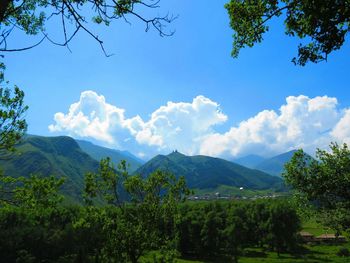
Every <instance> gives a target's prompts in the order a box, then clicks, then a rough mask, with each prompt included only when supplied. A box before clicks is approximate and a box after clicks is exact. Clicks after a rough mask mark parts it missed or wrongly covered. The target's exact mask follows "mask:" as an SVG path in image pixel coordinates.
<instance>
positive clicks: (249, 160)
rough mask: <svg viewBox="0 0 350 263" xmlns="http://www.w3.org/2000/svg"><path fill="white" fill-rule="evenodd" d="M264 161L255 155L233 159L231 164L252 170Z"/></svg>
mask: <svg viewBox="0 0 350 263" xmlns="http://www.w3.org/2000/svg"><path fill="white" fill-rule="evenodd" d="M265 160H266V159H265V158H264V157H261V156H259V155H256V154H249V155H247V156H244V157H241V158H238V159H234V160H233V162H235V163H238V164H240V165H243V166H245V167H248V168H251V169H254V168H255V167H256V166H257V165H258V164H260V163H262V162H263V161H265Z"/></svg>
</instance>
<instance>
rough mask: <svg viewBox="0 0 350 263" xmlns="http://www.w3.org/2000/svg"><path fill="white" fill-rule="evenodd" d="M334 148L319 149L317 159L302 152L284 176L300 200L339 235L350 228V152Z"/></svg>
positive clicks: (290, 164)
mask: <svg viewBox="0 0 350 263" xmlns="http://www.w3.org/2000/svg"><path fill="white" fill-rule="evenodd" d="M330 148H331V151H330V152H327V151H325V150H320V149H318V150H317V152H316V159H312V158H311V157H310V156H308V155H307V154H305V153H304V152H303V151H302V150H300V151H298V152H297V153H295V155H294V156H293V158H292V159H291V161H290V162H289V163H287V164H286V166H285V171H286V172H285V173H284V177H285V179H286V181H287V183H289V184H290V185H291V186H292V187H293V188H294V189H295V191H296V194H297V197H298V200H300V201H301V203H302V204H306V205H311V207H313V208H314V209H315V210H316V211H317V212H319V215H320V216H321V218H323V219H324V223H326V224H327V225H328V226H329V227H331V228H333V229H335V230H336V231H338V233H339V232H340V231H341V230H348V229H349V228H350V213H349V211H350V192H349V189H350V150H349V148H348V146H347V145H346V144H344V145H342V146H339V145H338V144H336V143H333V144H331V146H330Z"/></svg>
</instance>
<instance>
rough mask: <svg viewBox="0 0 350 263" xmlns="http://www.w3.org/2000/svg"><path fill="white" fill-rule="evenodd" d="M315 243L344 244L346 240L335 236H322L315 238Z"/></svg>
mask: <svg viewBox="0 0 350 263" xmlns="http://www.w3.org/2000/svg"><path fill="white" fill-rule="evenodd" d="M316 241H317V242H320V243H332V244H334V243H345V242H346V238H345V237H344V236H338V237H337V236H336V235H335V234H323V235H320V236H318V237H316Z"/></svg>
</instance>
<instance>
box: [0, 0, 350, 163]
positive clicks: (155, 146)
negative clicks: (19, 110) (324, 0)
mask: <svg viewBox="0 0 350 263" xmlns="http://www.w3.org/2000/svg"><path fill="white" fill-rule="evenodd" d="M225 2H226V1H221V0H220V1H215V2H211V3H210V5H209V4H204V3H203V1H199V0H193V1H186V2H185V1H175V0H171V1H162V2H161V9H159V10H156V11H155V12H156V14H157V13H166V12H167V11H169V12H171V13H173V14H175V15H179V17H178V19H177V20H175V21H174V22H173V23H172V24H171V25H169V29H170V30H176V33H175V34H174V36H172V37H163V38H162V37H159V35H158V34H157V32H155V31H154V30H150V31H149V32H147V33H146V32H145V30H144V29H145V25H144V24H142V23H141V22H138V21H134V20H133V19H131V21H132V25H129V24H127V23H125V22H124V21H123V20H120V21H116V22H115V23H113V24H112V25H111V26H110V27H108V28H106V27H103V26H94V25H91V28H92V29H93V30H96V32H97V33H98V34H99V36H100V37H101V38H102V39H103V40H104V43H105V48H106V50H107V52H109V53H113V54H114V55H113V56H111V57H108V58H107V57H105V56H104V55H103V53H102V51H101V49H100V47H99V45H98V44H97V43H96V42H95V41H94V40H93V39H91V38H90V37H89V36H88V35H86V34H85V33H83V32H81V33H80V34H79V35H78V36H77V37H76V38H75V39H74V40H73V42H72V43H71V46H70V47H71V50H72V53H70V52H69V50H67V49H66V48H62V47H57V46H53V45H52V44H50V43H43V44H42V45H40V46H39V47H37V48H34V49H32V50H29V51H25V52H18V53H11V54H10V53H9V54H6V56H5V63H6V65H7V70H6V78H7V79H8V80H10V81H11V83H13V84H17V85H18V86H19V87H20V88H22V89H23V90H24V91H25V93H26V98H25V101H26V103H27V104H28V105H29V107H30V109H29V111H28V113H27V120H28V123H29V129H28V132H29V133H32V134H39V135H48V136H52V135H59V134H67V135H72V136H74V137H80V138H81V137H82V138H85V139H88V140H92V141H94V142H95V143H99V144H101V145H105V146H109V147H114V148H127V149H129V150H131V151H132V152H134V153H135V154H138V155H139V156H141V157H143V156H144V157H145V158H148V157H150V156H151V155H153V154H155V153H158V152H164V153H165V152H167V151H169V150H171V148H174V147H176V148H179V149H181V150H183V151H185V152H186V153H188V154H198V153H202V154H210V155H216V156H228V157H232V158H233V157H235V156H239V155H244V154H248V153H251V152H254V153H259V154H262V155H264V154H266V155H269V154H270V155H271V154H275V153H278V152H281V151H285V150H289V149H292V148H295V147H306V148H307V149H310V151H311V150H313V149H314V148H315V147H323V146H324V145H327V143H329V141H330V140H336V139H337V140H338V139H339V140H340V141H346V142H347V140H348V138H350V134H348V131H347V127H348V125H347V122H346V121H347V120H348V119H347V117H348V116H347V109H348V108H349V107H350V92H349V81H348V78H349V76H348V72H349V68H350V60H349V52H350V46H349V44H348V43H346V44H345V45H344V46H343V47H342V49H341V50H340V51H337V52H334V53H333V54H331V55H330V57H329V61H328V62H327V63H320V64H316V65H313V64H309V65H307V66H305V67H298V66H294V65H293V64H292V63H291V62H290V61H291V59H292V58H293V56H294V55H296V51H297V44H298V43H299V42H298V40H297V39H293V38H290V37H287V36H285V35H284V28H283V25H282V23H281V22H282V21H281V20H274V21H273V22H272V24H271V30H270V32H269V33H268V34H267V35H266V36H265V40H264V42H263V43H262V44H259V45H257V46H255V47H254V48H251V49H245V50H242V52H241V54H240V56H239V58H238V59H233V58H231V57H230V52H231V45H232V37H231V36H232V33H233V32H232V31H231V29H230V28H229V19H228V16H227V13H226V10H225V9H224V7H223V6H224V4H225ZM47 30H48V32H51V33H52V34H53V35H55V34H58V32H59V29H58V28H57V25H54V24H52V25H48V26H47ZM34 41H35V39H32V38H29V37H28V36H22V35H14V36H13V38H12V42H11V44H12V45H13V46H21V45H26V44H27V43H31V42H34ZM87 90H90V91H93V92H94V94H93V93H89V94H87V93H85V95H86V96H87V97H89V98H90V99H97V100H98V98H100V97H99V96H104V98H105V102H103V103H102V104H103V105H104V106H105V105H113V106H115V107H116V108H118V109H122V110H124V113H123V118H124V119H125V123H129V124H130V121H128V120H131V119H132V118H134V117H135V116H136V115H139V116H140V118H141V120H142V122H141V124H140V125H141V126H142V128H138V130H133V131H131V128H130V127H129V126H128V127H126V126H127V125H129V124H125V123H124V124H122V125H121V124H120V123H119V124H118V123H117V124H116V123H113V124H110V123H108V125H114V126H118V125H119V126H123V125H124V126H123V129H116V128H115V127H112V128H111V127H109V126H108V127H106V126H99V127H97V128H96V127H95V128H96V129H97V130H98V131H99V133H103V132H104V131H101V129H102V130H103V129H109V131H108V132H107V131H106V134H107V135H106V136H107V137H108V136H111V137H114V140H113V141H111V140H108V139H101V137H98V136H94V133H93V132H92V133H89V132H86V131H83V130H82V129H83V128H82V127H81V125H80V126H79V127H78V126H76V125H73V124H72V123H70V124H69V125H68V124H67V123H64V124H63V123H57V120H55V119H54V116H55V114H56V113H58V112H61V113H63V114H65V115H67V116H68V112H69V107H70V105H71V104H73V103H76V102H78V101H79V99H80V100H81V94H82V92H84V91H87ZM199 95H202V97H200V98H199V99H198V100H197V102H198V101H200V103H203V105H206V106H208V105H209V106H210V107H213V108H210V109H211V110H213V112H214V113H215V112H216V113H217V115H215V116H214V117H213V119H212V120H211V121H210V123H209V124H206V125H207V126H205V127H204V126H203V127H202V128H201V130H200V131H198V130H196V131H193V129H197V128H193V127H192V128H189V127H188V123H193V120H192V121H191V120H188V122H187V123H179V120H174V123H176V125H177V126H176V125H175V126H176V127H175V126H173V127H174V129H176V128H179V129H178V130H179V132H178V135H176V136H178V137H176V136H175V135H174V136H175V137H169V138H168V139H165V137H164V136H163V134H162V132H164V131H160V130H161V129H162V127H161V128H160V126H159V125H160V124H159V125H158V124H157V125H158V126H157V125H154V123H153V122H152V121H151V120H152V117H151V114H152V113H154V112H155V111H156V110H157V109H159V108H160V107H161V106H164V105H167V102H168V101H173V102H175V103H180V102H183V103H187V104H188V105H187V104H186V105H182V106H181V105H180V104H179V105H180V106H179V105H177V106H176V107H173V108H171V107H170V108H171V109H172V110H176V109H177V110H179V109H180V110H181V109H182V107H185V108H186V107H190V106H193V105H194V103H193V102H194V101H193V100H194V98H198V97H197V96H199ZM300 95H304V96H305V97H300ZM289 96H294V97H292V98H295V100H293V99H290V103H288V102H286V99H287V97H289ZM318 96H321V97H323V96H326V97H323V98H324V99H323V100H322V103H321V104H322V105H323V106H324V107H323V108H322V109H328V110H329V111H327V112H323V113H322V114H321V115H320V114H318V115H317V116H318V117H317V116H316V115H315V116H313V117H312V118H311V117H308V118H309V119H308V118H306V117H305V118H304V119H298V123H299V124H296V125H297V127H294V126H293V127H289V126H288V127H286V126H283V125H285V124H280V126H279V128H278V132H276V129H277V128H271V127H270V126H269V125H270V123H277V122H278V123H280V122H283V121H285V120H284V119H285V118H287V117H286V116H287V115H286V116H282V115H283V113H281V112H280V111H279V109H280V107H281V106H282V105H287V106H288V105H292V102H291V101H298V103H299V104H298V105H304V104H305V103H306V104H308V105H310V103H311V104H315V103H316V104H317V103H318V102H319V101H320V100H317V97H318ZM85 98H86V97H85ZM315 98H316V100H315ZM334 99H336V102H334ZM208 100H209V101H208ZM310 101H311V102H310ZM293 105H294V104H293ZM100 106H101V105H100V104H99V106H96V105H95V104H94V105H93V107H100ZM104 106H103V107H104ZM209 106H208V107H209ZM291 107H292V106H291ZM300 107H301V106H300ZM175 108H176V109H175ZM287 108H288V107H287ZM309 108H310V107H309ZM89 110H90V112H89V113H87V115H88V114H90V113H91V111H93V109H87V111H89ZM165 110H167V109H165ZM264 110H271V111H274V112H275V113H276V114H277V115H278V116H275V117H273V118H272V119H269V120H270V123H269V122H268V121H266V118H265V117H266V116H265V115H264V116H265V117H264V116H260V115H259V113H261V112H262V111H264ZM330 111H332V112H330ZM117 112H118V111H117ZM220 112H221V113H222V114H223V115H224V117H223V116H222V115H220ZM304 113H305V112H304ZM309 113H310V112H306V113H305V114H306V115H308V116H311V114H309ZM72 114H78V113H77V112H75V113H72ZM118 114H119V113H118ZM203 114H204V115H205V114H207V113H203ZM286 114H287V113H286ZM327 114H330V115H329V116H328V115H327ZM155 115H157V114H155ZM158 115H161V116H163V117H164V116H165V115H164V113H159V112H158ZM158 115H157V116H158ZM175 115H176V114H175ZM175 115H174V116H175ZM204 115H198V116H197V115H196V116H197V117H196V118H197V119H200V118H202V117H203V116H204ZM67 116H65V117H66V118H65V119H64V120H65V121H66V122H68V121H69V122H73V121H74V120H76V119H74V118H68V117H67ZM89 116H90V115H89ZM118 116H119V115H118ZM171 116H173V115H171ZM174 116H173V117H169V118H170V119H169V120H170V121H171V120H173V119H171V118H177V117H174ZM176 116H177V115H176ZM255 116H260V117H261V118H262V119H264V118H265V119H264V120H261V121H257V122H253V121H251V122H249V123H248V124H249V125H250V126H254V125H255V126H254V127H255V128H249V129H248V128H244V127H243V126H240V123H241V122H242V121H247V120H249V118H252V117H255ZM288 116H289V115H288ZM324 116H327V120H323V119H320V120H319V119H317V118H323V117H324ZM330 116H332V117H330ZM349 116H350V114H349ZM260 117H259V118H260ZM101 118H102V117H101ZM166 118H167V116H166ZM310 118H311V119H310ZM332 118H334V119H332ZM73 119H74V120H73ZM282 119H283V121H282ZM330 119H331V121H329V120H330ZM349 120H350V118H349ZM90 121H91V119H90ZM287 122H288V121H287ZM291 122H292V121H291ZM302 122H310V125H311V126H312V125H313V127H316V126H317V127H321V128H319V129H318V130H315V131H314V135H313V137H312V139H310V138H309V136H310V135H309V132H308V131H309V130H310V128H309V127H304V126H303V127H301V126H300V125H301V124H300V123H302ZM248 124H247V125H248ZM49 125H56V126H55V127H56V128H55V129H51V131H50V130H49V128H48V127H49ZM101 125H102V124H101ZM105 125H107V124H106V123H105ZM182 125H183V126H182ZM259 125H260V126H264V125H267V126H268V127H270V128H264V130H265V131H266V132H267V133H268V134H267V135H266V134H262V131H261V130H259V131H258V132H257V133H256V136H255V135H254V136H255V137H254V136H253V135H252V136H253V137H254V138H253V137H252V138H247V136H246V134H247V133H249V134H252V133H253V130H254V132H256V127H257V126H259ZM298 125H299V126H298ZM320 125H321V126H320ZM155 126H156V127H155ZM250 126H249V127H250ZM282 126H283V127H282ZM145 127H146V128H145ZM147 127H151V128H150V129H148V128H147ZM85 128H86V127H85ZM232 128H235V129H238V130H239V131H232ZM79 129H80V130H79ZM155 129H158V130H155ZM186 129H189V130H190V131H187V132H184V133H183V134H182V133H181V131H185V130H186ZM260 129H262V128H260ZM271 129H272V130H271ZM286 129H287V130H289V133H288V134H287V133H282V131H281V130H286ZM293 129H294V130H296V129H297V130H298V129H299V130H298V131H295V132H296V133H298V132H299V133H301V135H300V134H298V135H295V134H294V135H293V134H292V135H290V133H291V132H290V130H293ZM141 130H142V132H141ZM230 131H232V132H231V133H230V134H229V132H230ZM147 132H150V133H151V135H150V136H151V137H147V136H146V137H142V136H145V134H146V133H147ZM332 132H333V133H332ZM95 133H96V130H95ZM324 133H329V134H327V136H324ZM349 133H350V131H349ZM272 135H273V136H277V137H278V136H282V137H283V136H287V137H288V136H292V137H288V138H289V139H284V138H280V139H279V140H276V139H275V140H273V141H271V138H269V137H270V136H272ZM162 136H163V137H164V138H163V137H162ZM181 136H182V137H184V136H186V138H187V139H188V140H185V141H183V140H180V139H179V137H181ZM230 136H231V137H230ZM232 136H234V139H233V138H232ZM293 136H294V137H293ZM119 137H120V138H119ZM141 137H142V138H141ZM258 137H259V138H258ZM104 138H106V137H104ZM237 138H241V139H237ZM153 139H154V141H153V143H150V141H152V140H153ZM121 140H123V141H129V140H132V141H133V142H132V143H128V144H124V143H121ZM147 140H149V141H147ZM240 140H241V141H242V142H241V141H240ZM310 140H312V143H311V144H308V143H307V142H308V141H310ZM228 141H230V142H228ZM282 142H283V143H282ZM293 142H295V143H293ZM177 143H178V147H177ZM241 143H246V144H247V145H248V146H247V147H243V146H239V147H238V146H237V144H241ZM188 144H191V146H188V147H187V145H188ZM192 144H193V145H192ZM271 144H274V145H275V144H276V145H277V144H278V145H279V146H278V147H277V146H274V147H272V148H271V147H269V146H268V145H271ZM170 145H171V146H170ZM242 147H243V148H242ZM187 149H189V150H188V151H186V150H187ZM233 149H234V150H233Z"/></svg>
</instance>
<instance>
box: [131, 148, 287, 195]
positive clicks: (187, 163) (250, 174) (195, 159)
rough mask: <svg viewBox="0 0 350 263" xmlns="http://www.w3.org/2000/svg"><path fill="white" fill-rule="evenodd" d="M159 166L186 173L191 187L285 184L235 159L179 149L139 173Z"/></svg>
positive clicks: (264, 187)
mask: <svg viewBox="0 0 350 263" xmlns="http://www.w3.org/2000/svg"><path fill="white" fill-rule="evenodd" d="M158 169H159V170H163V171H168V172H171V173H173V174H174V175H176V176H184V177H185V179H186V182H187V184H188V186H189V187H190V188H197V189H209V188H216V187H219V186H221V185H227V186H235V187H244V188H250V189H268V188H278V187H280V186H281V185H282V184H283V181H282V180H281V179H280V178H277V177H274V176H271V175H269V174H266V173H264V172H261V171H258V170H253V169H249V168H247V167H244V166H241V165H239V164H236V163H233V162H229V161H226V160H223V159H219V158H214V157H209V156H203V155H197V156H186V155H184V154H181V153H179V152H177V151H175V152H173V153H171V154H169V155H157V156H156V157H154V158H153V159H151V160H150V161H148V162H147V163H145V164H144V165H143V166H141V167H140V168H139V169H137V170H136V172H135V173H138V174H141V175H143V176H148V175H149V174H150V173H152V172H154V171H155V170H158Z"/></svg>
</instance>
